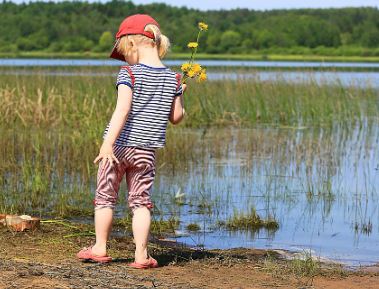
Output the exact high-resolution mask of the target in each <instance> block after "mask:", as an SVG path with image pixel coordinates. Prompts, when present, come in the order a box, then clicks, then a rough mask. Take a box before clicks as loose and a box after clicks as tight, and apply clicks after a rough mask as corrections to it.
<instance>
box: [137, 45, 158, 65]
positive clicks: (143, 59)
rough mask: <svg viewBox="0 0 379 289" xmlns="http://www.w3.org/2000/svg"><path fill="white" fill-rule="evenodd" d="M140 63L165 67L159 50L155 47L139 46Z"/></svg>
mask: <svg viewBox="0 0 379 289" xmlns="http://www.w3.org/2000/svg"><path fill="white" fill-rule="evenodd" d="M138 63H142V64H146V65H149V66H152V67H164V64H163V63H162V61H161V59H160V58H159V55H158V51H157V49H156V48H155V47H141V48H138Z"/></svg>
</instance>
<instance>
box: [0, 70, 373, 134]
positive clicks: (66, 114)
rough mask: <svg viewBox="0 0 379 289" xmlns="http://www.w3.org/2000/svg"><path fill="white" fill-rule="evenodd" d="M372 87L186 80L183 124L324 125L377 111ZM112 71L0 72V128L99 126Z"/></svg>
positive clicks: (109, 101)
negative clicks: (91, 73) (97, 73)
mask: <svg viewBox="0 0 379 289" xmlns="http://www.w3.org/2000/svg"><path fill="white" fill-rule="evenodd" d="M377 100H378V91H377V90H375V89H372V88H353V87H344V86H342V85H341V84H338V83H336V84H335V85H323V84H318V83H316V82H315V81H309V83H303V84H290V83H286V82H284V81H281V80H280V79H278V80H277V81H273V82H260V81H258V80H254V79H252V80H242V79H241V80H237V81H233V80H224V81H210V82H207V83H205V84H195V83H193V84H190V87H189V90H188V92H187V94H186V96H185V102H186V110H187V113H188V116H187V118H186V120H185V122H184V126H186V127H204V126H225V125H238V126H252V125H256V124H274V125H290V126H299V125H300V126H302V125H311V126H318V125H325V124H331V123H333V122H335V121H346V120H349V121H350V120H361V118H362V115H364V117H371V116H378V111H379V110H378V108H379V104H378V101H377ZM115 101H116V90H115V88H114V77H111V76H83V75H82V76H46V75H38V71H36V75H23V76H21V75H19V76H10V75H2V76H0V123H1V124H0V127H1V128H2V129H6V128H10V127H12V128H14V127H24V128H28V129H29V128H53V129H54V130H55V129H76V130H78V131H80V132H81V133H82V132H86V133H96V134H98V133H100V132H101V130H102V129H103V128H104V126H105V125H106V123H107V121H108V120H109V118H110V116H111V114H112V110H113V108H114V106H115Z"/></svg>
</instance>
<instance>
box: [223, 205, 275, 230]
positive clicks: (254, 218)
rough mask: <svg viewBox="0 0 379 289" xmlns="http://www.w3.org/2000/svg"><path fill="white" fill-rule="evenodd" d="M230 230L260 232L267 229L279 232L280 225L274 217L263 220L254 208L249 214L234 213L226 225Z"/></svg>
mask: <svg viewBox="0 0 379 289" xmlns="http://www.w3.org/2000/svg"><path fill="white" fill-rule="evenodd" d="M224 226H225V228H227V229H228V230H232V231H234V230H259V229H262V228H265V229H267V230H277V229H278V228H279V223H278V221H276V220H275V219H274V218H273V217H271V216H269V217H268V218H267V219H262V218H261V217H260V216H259V215H258V213H257V211H256V210H255V208H252V209H251V210H250V212H249V213H247V214H243V213H238V212H234V215H233V216H232V217H231V218H229V219H228V220H227V221H226V223H225V224H224Z"/></svg>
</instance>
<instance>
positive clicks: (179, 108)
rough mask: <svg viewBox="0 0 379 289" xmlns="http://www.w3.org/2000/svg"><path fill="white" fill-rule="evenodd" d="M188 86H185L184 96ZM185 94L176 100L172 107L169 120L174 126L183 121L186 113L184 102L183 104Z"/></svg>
mask: <svg viewBox="0 0 379 289" xmlns="http://www.w3.org/2000/svg"><path fill="white" fill-rule="evenodd" d="M186 88H187V85H186V84H183V94H184V91H185V90H186ZM183 94H181V95H179V96H177V97H175V98H174V101H173V102H172V105H171V113H170V117H169V120H170V122H171V123H172V124H178V123H179V122H181V121H182V119H183V117H184V114H185V111H184V102H183Z"/></svg>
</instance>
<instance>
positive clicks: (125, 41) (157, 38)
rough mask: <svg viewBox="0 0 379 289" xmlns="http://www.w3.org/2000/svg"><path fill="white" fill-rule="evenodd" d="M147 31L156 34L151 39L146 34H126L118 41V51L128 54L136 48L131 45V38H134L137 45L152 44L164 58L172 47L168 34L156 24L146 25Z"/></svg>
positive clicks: (160, 56)
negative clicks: (162, 31)
mask: <svg viewBox="0 0 379 289" xmlns="http://www.w3.org/2000/svg"><path fill="white" fill-rule="evenodd" d="M145 31H147V32H151V33H152V34H153V35H154V39H151V38H149V37H147V36H145V35H140V34H137V35H125V36H122V37H121V38H120V40H119V41H118V43H117V51H118V52H119V53H121V54H122V55H127V54H128V53H129V52H130V51H132V50H133V49H135V47H133V46H132V45H131V40H132V39H133V40H134V41H135V42H136V44H137V45H139V44H150V45H153V46H155V47H156V48H157V50H158V55H159V58H160V59H162V58H164V57H165V56H166V54H167V52H168V50H169V49H170V40H169V39H168V38H167V36H165V35H163V34H162V33H161V31H160V29H159V28H158V26H156V25H154V24H148V25H146V27H145Z"/></svg>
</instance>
